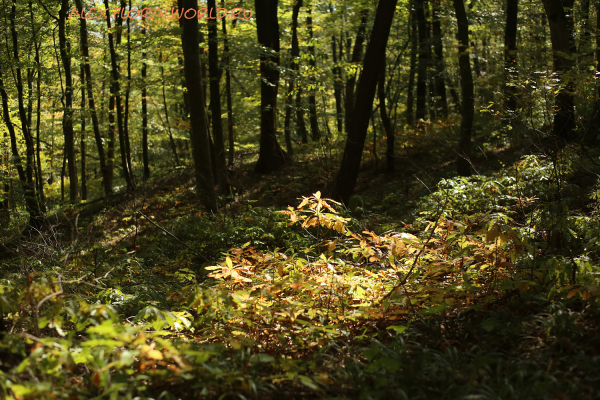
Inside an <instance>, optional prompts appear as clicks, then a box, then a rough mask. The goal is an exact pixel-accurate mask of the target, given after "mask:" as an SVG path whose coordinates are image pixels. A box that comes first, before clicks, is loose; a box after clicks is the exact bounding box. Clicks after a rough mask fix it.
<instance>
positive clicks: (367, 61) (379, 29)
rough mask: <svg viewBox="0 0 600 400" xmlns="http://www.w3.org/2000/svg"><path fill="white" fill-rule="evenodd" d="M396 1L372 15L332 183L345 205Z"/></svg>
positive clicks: (387, 0)
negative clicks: (345, 134) (358, 79)
mask: <svg viewBox="0 0 600 400" xmlns="http://www.w3.org/2000/svg"><path fill="white" fill-rule="evenodd" d="M396 3H397V0H380V1H379V4H378V6H377V11H376V14H375V22H374V23H373V31H372V33H371V39H370V41H369V45H368V46H367V51H366V53H365V58H364V61H363V68H362V75H361V78H360V81H359V83H358V87H357V90H356V102H355V104H354V108H353V110H352V114H351V115H352V118H351V121H350V123H349V124H347V125H346V131H347V133H348V138H347V140H346V147H345V149H344V155H343V157H342V164H341V166H340V170H339V173H338V175H337V177H336V180H335V188H334V197H335V198H337V199H338V200H341V201H342V202H343V203H345V204H347V203H348V201H349V200H350V196H351V195H352V193H353V192H354V187H355V186H356V181H357V179H358V171H359V168H360V161H361V158H362V153H363V148H364V145H365V139H366V137H367V129H368V127H369V119H370V117H371V111H372V107H373V99H374V98H375V90H376V88H377V79H378V77H379V74H380V72H381V66H382V63H383V60H384V59H385V52H386V46H387V41H388V37H389V34H390V28H391V26H392V20H393V18H394V11H395V9H396Z"/></svg>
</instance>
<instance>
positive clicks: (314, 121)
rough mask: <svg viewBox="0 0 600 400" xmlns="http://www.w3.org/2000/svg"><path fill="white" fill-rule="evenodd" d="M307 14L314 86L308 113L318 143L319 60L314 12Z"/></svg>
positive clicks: (311, 131)
mask: <svg viewBox="0 0 600 400" xmlns="http://www.w3.org/2000/svg"><path fill="white" fill-rule="evenodd" d="M306 12H307V14H308V15H307V16H306V26H307V27H308V35H309V37H310V44H309V46H308V53H309V54H310V61H309V63H308V64H309V65H310V69H311V71H310V74H311V78H310V82H311V84H312V86H313V89H312V90H311V91H310V94H309V95H308V112H309V114H310V133H311V136H312V140H313V141H315V142H316V141H318V140H319V139H321V132H320V131H319V122H318V119H317V100H316V98H315V91H316V90H317V80H316V78H315V74H316V73H317V58H316V54H315V44H314V42H313V40H314V34H313V23H312V10H311V7H310V6H309V7H308V9H307V10H306Z"/></svg>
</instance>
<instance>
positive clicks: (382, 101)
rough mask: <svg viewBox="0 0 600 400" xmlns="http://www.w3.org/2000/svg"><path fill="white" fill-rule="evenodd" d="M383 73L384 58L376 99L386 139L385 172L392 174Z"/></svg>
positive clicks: (391, 134) (390, 132) (391, 135)
mask: <svg viewBox="0 0 600 400" xmlns="http://www.w3.org/2000/svg"><path fill="white" fill-rule="evenodd" d="M385 72H386V68H385V57H384V59H383V66H382V68H381V72H380V74H379V82H378V83H377V97H379V117H380V118H381V125H383V129H384V130H385V136H386V139H387V148H386V152H385V158H386V164H387V171H388V172H394V129H393V128H392V122H391V121H390V117H389V116H388V113H387V108H386V105H385Z"/></svg>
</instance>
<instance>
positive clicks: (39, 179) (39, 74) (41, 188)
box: [29, 0, 46, 212]
mask: <svg viewBox="0 0 600 400" xmlns="http://www.w3.org/2000/svg"><path fill="white" fill-rule="evenodd" d="M29 15H30V16H31V31H32V32H33V42H34V46H35V59H34V61H35V65H36V68H37V79H36V97H37V106H36V124H35V132H36V148H35V151H36V160H37V165H36V175H37V179H36V182H37V184H38V188H37V193H38V196H39V198H40V201H39V206H40V210H41V211H42V212H46V205H45V204H46V199H45V196H44V179H43V178H42V160H41V158H40V152H41V149H40V147H41V146H40V122H41V120H42V118H41V116H42V112H41V110H42V108H41V103H42V89H41V85H42V64H41V61H40V46H41V44H40V43H38V40H37V33H36V29H35V22H34V18H33V4H32V1H31V0H29Z"/></svg>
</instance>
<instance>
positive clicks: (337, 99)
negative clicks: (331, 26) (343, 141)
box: [331, 35, 344, 133]
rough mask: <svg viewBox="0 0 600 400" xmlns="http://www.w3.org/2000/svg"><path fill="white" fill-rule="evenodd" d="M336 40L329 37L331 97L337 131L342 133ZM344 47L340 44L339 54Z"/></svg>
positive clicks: (341, 87)
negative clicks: (332, 97)
mask: <svg viewBox="0 0 600 400" xmlns="http://www.w3.org/2000/svg"><path fill="white" fill-rule="evenodd" d="M336 47H337V40H336V36H335V35H333V36H332V37H331V54H332V56H333V70H332V72H333V95H334V97H335V119H336V121H337V130H338V132H339V133H342V131H343V130H344V108H343V103H342V90H343V88H344V86H343V84H342V67H340V65H339V64H338V60H339V61H341V59H342V57H341V55H340V58H339V59H338V57H337V49H336ZM343 47H344V46H342V44H341V43H340V52H341V51H342V49H343Z"/></svg>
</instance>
